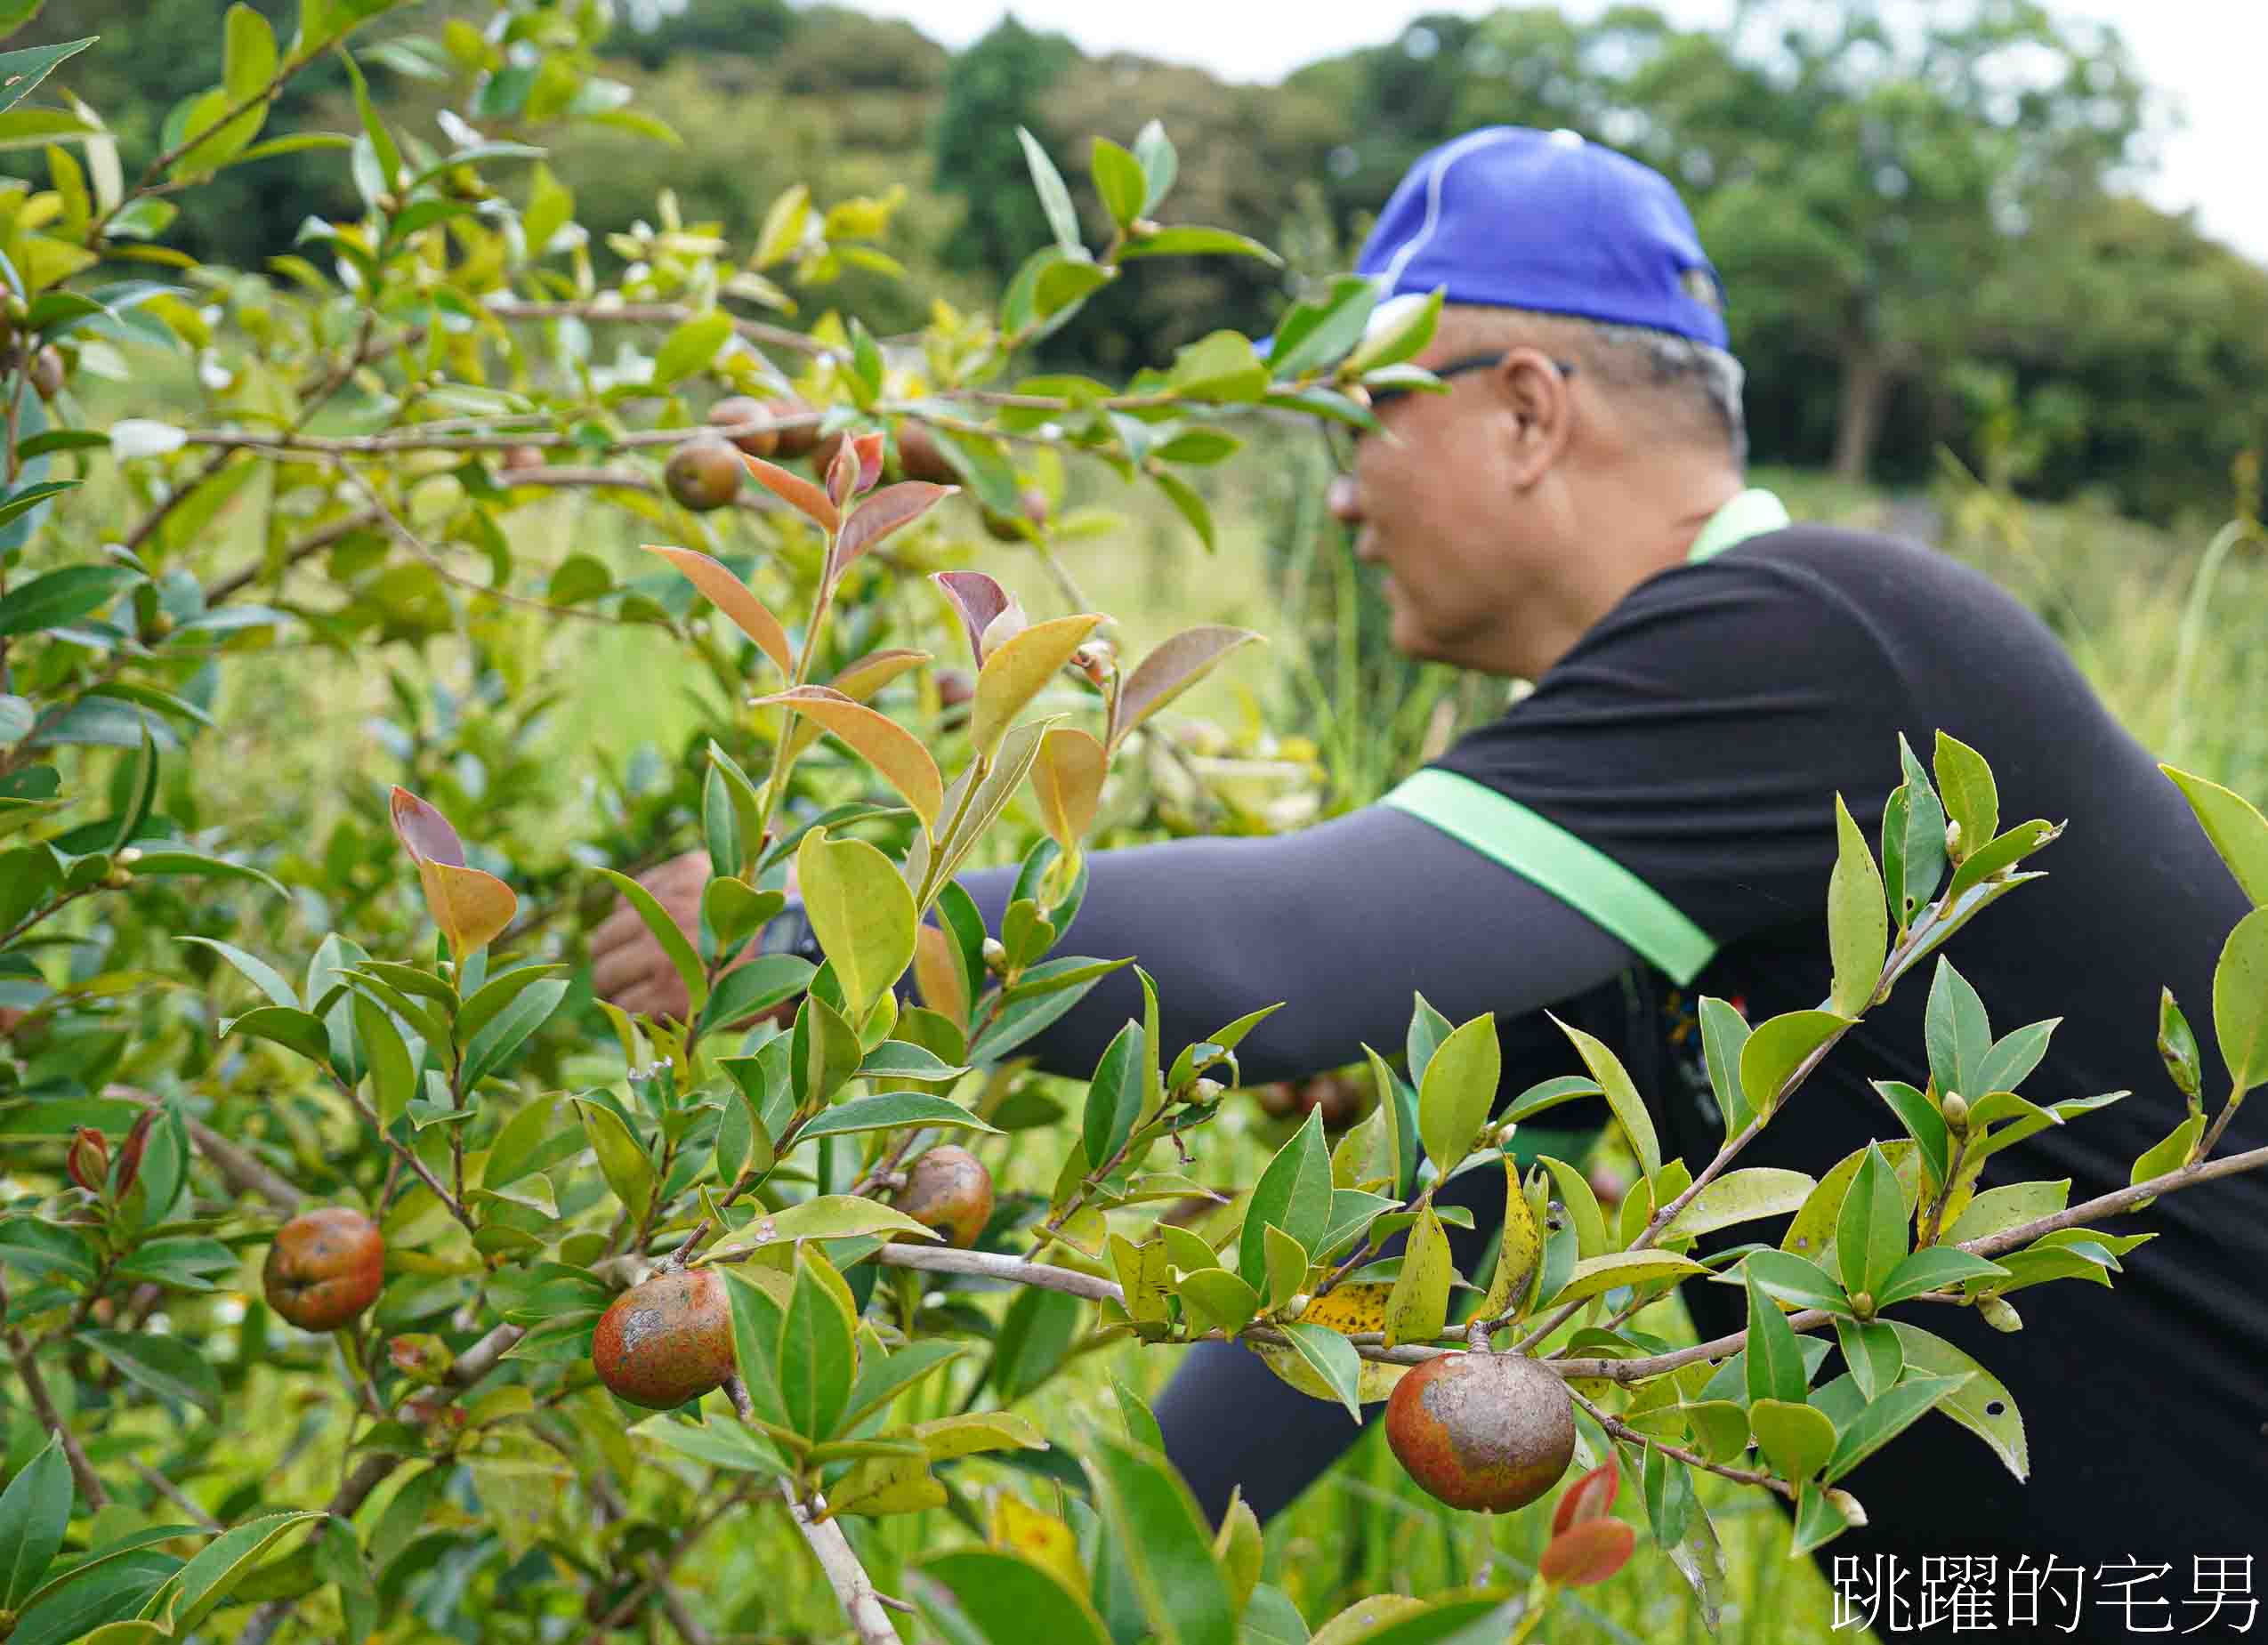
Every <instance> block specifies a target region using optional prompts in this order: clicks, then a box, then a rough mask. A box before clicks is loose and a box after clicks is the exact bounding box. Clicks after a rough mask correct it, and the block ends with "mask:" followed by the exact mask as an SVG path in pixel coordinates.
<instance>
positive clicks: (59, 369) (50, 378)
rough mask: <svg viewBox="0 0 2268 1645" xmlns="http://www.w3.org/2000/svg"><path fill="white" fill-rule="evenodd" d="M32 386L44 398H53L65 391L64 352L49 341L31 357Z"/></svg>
mask: <svg viewBox="0 0 2268 1645" xmlns="http://www.w3.org/2000/svg"><path fill="white" fill-rule="evenodd" d="M30 375H31V386H32V387H33V388H35V389H36V390H38V391H39V398H40V399H54V398H55V396H56V395H58V394H60V393H61V392H62V391H63V378H64V376H65V375H66V373H65V372H64V369H63V352H62V351H61V349H58V348H57V347H56V346H55V345H54V344H53V343H49V344H48V345H47V346H46V347H44V348H43V349H41V350H40V351H39V352H38V353H36V354H35V355H33V356H32V357H31V367H30Z"/></svg>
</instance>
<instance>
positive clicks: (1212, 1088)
mask: <svg viewBox="0 0 2268 1645" xmlns="http://www.w3.org/2000/svg"><path fill="white" fill-rule="evenodd" d="M1227 1089H1228V1087H1227V1086H1226V1085H1223V1084H1222V1083H1221V1082H1220V1081H1219V1080H1217V1079H1200V1080H1199V1081H1198V1082H1197V1083H1196V1084H1195V1085H1191V1086H1190V1088H1189V1100H1190V1101H1191V1102H1194V1103H1196V1104H1198V1105H1199V1107H1201V1108H1209V1107H1211V1106H1212V1105H1213V1104H1214V1103H1215V1102H1218V1101H1220V1100H1221V1093H1223V1092H1224V1091H1226V1090H1227Z"/></svg>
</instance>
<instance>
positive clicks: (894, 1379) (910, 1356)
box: [836, 1342, 969, 1433]
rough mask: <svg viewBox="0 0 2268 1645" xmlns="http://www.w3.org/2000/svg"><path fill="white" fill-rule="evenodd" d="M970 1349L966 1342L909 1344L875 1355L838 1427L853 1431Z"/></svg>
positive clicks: (864, 1369)
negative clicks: (890, 1352)
mask: <svg viewBox="0 0 2268 1645" xmlns="http://www.w3.org/2000/svg"><path fill="white" fill-rule="evenodd" d="M968 1351H969V1346H968V1344H967V1343H940V1342H925V1343H907V1344H906V1345H905V1346H904V1347H903V1348H901V1349H900V1350H899V1351H897V1352H896V1353H894V1354H888V1355H884V1354H879V1353H876V1354H872V1355H869V1356H868V1359H867V1362H866V1364H865V1366H864V1367H861V1368H860V1372H859V1380H858V1381H857V1382H855V1383H852V1385H851V1397H850V1398H849V1399H847V1400H846V1401H845V1402H844V1403H843V1415H842V1416H841V1417H840V1418H839V1419H838V1421H837V1423H836V1427H837V1428H838V1429H839V1430H840V1431H842V1432H844V1433H848V1432H850V1431H852V1429H854V1428H856V1427H857V1426H858V1425H859V1424H860V1423H862V1422H864V1421H865V1420H866V1419H867V1418H868V1417H869V1416H871V1415H874V1414H875V1413H876V1412H877V1411H880V1410H883V1409H884V1408H885V1407H887V1406H888V1405H889V1404H890V1403H891V1401H892V1400H894V1399H897V1397H898V1396H899V1395H900V1394H901V1393H903V1392H905V1391H906V1390H907V1389H908V1388H911V1387H912V1386H913V1385H914V1384H915V1383H918V1382H920V1381H922V1380H923V1379H924V1378H925V1377H928V1376H930V1375H933V1374H934V1373H935V1372H936V1371H937V1370H938V1369H939V1368H940V1367H943V1366H946V1365H948V1364H950V1363H951V1362H952V1361H953V1360H955V1359H959V1358H961V1357H962V1356H963V1355H965V1354H966V1353H967V1352H968Z"/></svg>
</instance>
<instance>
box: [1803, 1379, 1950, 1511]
mask: <svg viewBox="0 0 2268 1645" xmlns="http://www.w3.org/2000/svg"><path fill="white" fill-rule="evenodd" d="M1964 1381H1965V1378H1962V1377H1957V1376H1912V1375H1909V1376H1908V1377H1907V1378H1906V1379H1905V1380H1904V1381H1903V1382H1901V1383H1899V1384H1898V1385H1897V1386H1896V1387H1895V1388H1892V1389H1888V1390H1886V1391H1884V1392H1883V1393H1881V1394H1879V1395H1877V1397H1876V1398H1874V1399H1870V1400H1868V1402H1867V1404H1866V1406H1865V1407H1864V1408H1863V1409H1861V1410H1860V1413H1859V1414H1858V1415H1857V1416H1856V1417H1854V1418H1852V1421H1851V1422H1850V1423H1848V1424H1847V1425H1846V1426H1844V1428H1843V1430H1842V1431H1841V1432H1840V1433H1839V1434H1837V1435H1836V1441H1835V1454H1834V1455H1833V1456H1830V1457H1829V1458H1828V1464H1827V1471H1826V1472H1825V1473H1824V1474H1823V1475H1822V1476H1821V1478H1823V1479H1824V1480H1826V1482H1827V1483H1828V1484H1829V1485H1832V1484H1834V1483H1835V1482H1836V1480H1839V1479H1841V1478H1842V1477H1843V1476H1844V1474H1846V1473H1848V1472H1851V1470H1852V1469H1853V1468H1855V1467H1857V1466H1858V1465H1859V1464H1860V1463H1862V1462H1864V1461H1865V1460H1866V1459H1867V1458H1868V1457H1869V1456H1872V1455H1874V1453H1875V1452H1877V1450H1880V1449H1881V1448H1882V1447H1884V1446H1885V1445H1887V1444H1889V1443H1890V1441H1891V1440H1893V1439H1896V1438H1897V1437H1898V1436H1899V1435H1900V1434H1901V1433H1903V1432H1904V1431H1906V1430H1907V1429H1908V1428H1909V1427H1911V1426H1912V1425H1913V1424H1914V1423H1917V1422H1918V1421H1920V1420H1921V1418H1922V1417H1923V1415H1925V1414H1926V1413H1927V1412H1928V1410H1929V1408H1930V1407H1932V1406H1933V1405H1935V1404H1936V1403H1937V1402H1938V1401H1939V1400H1941V1399H1947V1398H1949V1396H1951V1395H1952V1394H1953V1393H1955V1392H1956V1391H1958V1390H1959V1388H1960V1387H1961V1386H1962V1383H1964Z"/></svg>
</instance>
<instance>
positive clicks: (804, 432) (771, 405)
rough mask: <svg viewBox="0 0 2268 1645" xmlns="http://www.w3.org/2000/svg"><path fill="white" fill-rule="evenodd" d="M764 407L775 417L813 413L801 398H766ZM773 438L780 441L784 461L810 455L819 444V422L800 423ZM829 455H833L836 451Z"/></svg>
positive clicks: (780, 450)
mask: <svg viewBox="0 0 2268 1645" xmlns="http://www.w3.org/2000/svg"><path fill="white" fill-rule="evenodd" d="M764 409H765V410H766V411H769V412H770V413H771V415H773V416H775V417H807V416H809V415H811V407H809V406H806V405H805V404H803V401H802V400H800V399H774V400H766V401H765V402H764ZM773 438H774V439H777V440H778V441H779V452H778V456H779V459H780V461H782V462H783V463H784V462H787V461H788V460H789V459H790V458H794V457H804V456H810V455H811V451H812V449H813V448H815V447H816V446H818V444H819V424H818V423H797V424H796V425H795V427H794V428H787V429H781V430H779V431H778V432H777V433H775V434H774V435H773ZM827 455H828V456H834V453H832V452H829V453H828V454H827ZM820 472H825V470H824V469H823V468H822V470H821V471H820Z"/></svg>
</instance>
